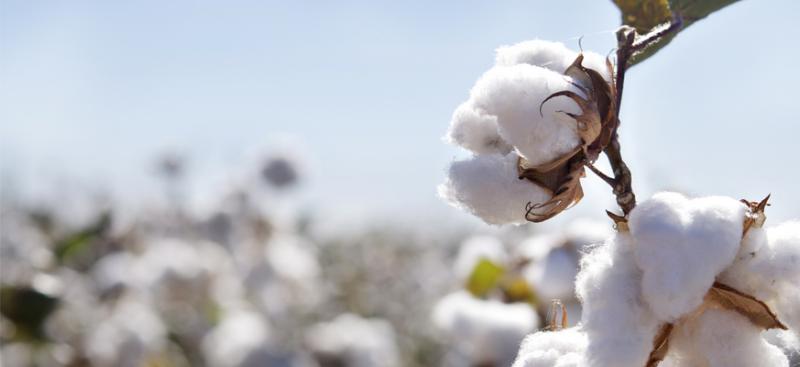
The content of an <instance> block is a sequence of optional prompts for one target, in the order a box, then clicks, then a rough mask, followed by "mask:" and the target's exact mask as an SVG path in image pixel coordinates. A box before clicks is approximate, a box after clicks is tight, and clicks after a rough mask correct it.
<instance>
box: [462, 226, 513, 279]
mask: <svg viewBox="0 0 800 367" xmlns="http://www.w3.org/2000/svg"><path fill="white" fill-rule="evenodd" d="M507 258H508V256H507V254H506V251H505V249H504V248H503V243H502V242H500V240H499V239H497V238H496V237H491V236H474V237H470V238H468V239H466V240H465V241H464V242H463V243H462V244H461V248H460V249H459V251H458V257H456V263H455V273H456V276H457V277H458V279H459V280H461V281H465V280H467V278H469V276H470V274H472V271H473V270H474V269H475V266H476V265H478V263H479V262H480V261H481V260H484V259H485V260H489V261H491V262H493V263H495V264H505V263H506V261H507Z"/></svg>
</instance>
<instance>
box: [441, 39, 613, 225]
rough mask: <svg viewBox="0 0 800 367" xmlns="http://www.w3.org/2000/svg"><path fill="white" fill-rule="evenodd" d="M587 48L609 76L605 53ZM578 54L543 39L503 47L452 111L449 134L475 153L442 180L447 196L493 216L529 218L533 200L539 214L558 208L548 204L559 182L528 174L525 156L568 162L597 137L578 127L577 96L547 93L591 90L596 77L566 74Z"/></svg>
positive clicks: (535, 161)
mask: <svg viewBox="0 0 800 367" xmlns="http://www.w3.org/2000/svg"><path fill="white" fill-rule="evenodd" d="M582 55H583V60H586V63H585V64H584V66H586V67H590V68H594V69H595V70H597V71H598V72H599V73H600V75H601V76H603V77H604V78H606V80H610V72H609V71H608V68H607V66H606V65H605V59H604V58H603V57H601V56H599V55H596V54H593V53H582ZM578 56H579V54H578V53H576V52H574V51H571V50H569V49H567V48H566V47H565V46H564V45H563V44H560V43H553V42H547V41H538V40H537V41H528V42H523V43H520V44H517V45H513V46H508V47H503V48H500V49H499V50H498V52H497V59H496V62H495V66H494V67H493V68H491V69H490V70H489V71H487V72H486V73H485V74H484V75H483V76H481V77H480V79H479V80H478V81H477V82H476V84H475V86H474V87H473V88H472V90H471V91H470V97H469V99H468V100H467V101H466V102H464V103H462V104H461V105H460V106H458V108H457V109H456V110H455V112H454V113H453V117H452V120H451V123H450V128H449V131H448V133H447V135H446V137H445V140H446V141H447V142H449V143H451V144H454V145H459V146H461V147H463V148H465V149H467V150H469V151H471V152H472V153H473V156H472V157H471V158H468V159H465V160H460V161H455V162H453V163H452V165H451V166H450V169H449V171H448V175H447V179H446V181H445V183H443V184H442V185H441V186H440V187H439V194H440V196H441V197H442V198H444V199H445V200H446V201H448V202H449V203H450V204H452V205H454V206H456V207H459V208H462V209H464V210H467V211H469V212H471V213H472V214H474V215H476V216H478V217H479V218H481V219H483V220H484V221H486V222H487V223H489V224H505V223H522V222H524V221H525V220H526V213H527V209H526V204H527V203H532V204H533V205H537V204H540V207H537V208H536V209H537V210H536V211H534V213H536V214H539V215H542V214H543V213H546V211H547V210H550V209H552V208H549V207H548V206H549V205H541V204H545V203H547V202H548V200H550V199H551V198H552V197H553V192H554V191H556V188H555V187H545V186H542V185H540V184H539V183H534V182H532V181H530V180H527V179H525V180H521V179H520V172H519V165H520V161H519V159H520V158H522V159H524V161H525V164H526V166H528V167H544V166H546V165H548V164H553V163H561V162H566V161H567V159H569V158H570V157H572V156H573V155H574V154H576V152H577V150H579V147H580V146H581V145H582V144H588V143H591V141H587V142H584V141H583V140H582V135H581V132H580V131H579V130H582V129H586V127H585V126H579V123H578V121H577V120H576V119H575V118H574V116H577V115H580V114H581V113H582V111H581V107H580V106H579V105H578V104H577V103H576V101H574V100H573V99H571V98H568V97H565V96H560V97H555V98H551V99H548V98H549V97H550V96H552V95H554V94H555V93H558V92H563V91H568V92H572V93H574V94H575V95H578V96H583V98H588V97H589V96H587V95H585V94H586V91H588V90H590V89H591V88H593V86H592V85H590V84H591V83H587V81H586V80H584V79H583V78H572V77H571V76H568V75H566V74H565V73H566V71H567V68H568V67H569V66H570V65H572V64H573V63H574V62H575V61H576V59H578ZM601 60H602V61H601ZM545 101H546V102H547V103H544V102H545ZM575 174H578V173H575ZM560 179H563V178H560ZM560 184H562V183H559V185H560ZM578 199H579V198H578V197H572V198H570V200H578ZM562 210H563V209H562Z"/></svg>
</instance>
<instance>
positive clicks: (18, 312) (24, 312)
mask: <svg viewBox="0 0 800 367" xmlns="http://www.w3.org/2000/svg"><path fill="white" fill-rule="evenodd" d="M57 306H58V298H54V297H51V296H48V295H46V294H44V293H41V292H39V291H37V290H35V289H33V288H29V287H15V286H4V287H3V288H1V289H0V314H2V315H3V316H4V317H5V318H7V319H9V320H10V321H11V322H12V323H14V329H15V330H14V337H15V338H17V339H21V340H31V341H44V340H45V335H44V330H43V326H44V322H45V320H47V317H48V316H49V315H50V314H51V313H52V312H53V311H54V310H55V309H56V307H57Z"/></svg>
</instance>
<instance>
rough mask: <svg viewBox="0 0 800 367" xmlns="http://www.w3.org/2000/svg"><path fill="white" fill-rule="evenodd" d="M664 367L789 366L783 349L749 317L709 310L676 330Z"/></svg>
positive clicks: (719, 310) (725, 311) (663, 363)
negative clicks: (767, 338) (770, 340)
mask: <svg viewBox="0 0 800 367" xmlns="http://www.w3.org/2000/svg"><path fill="white" fill-rule="evenodd" d="M670 340H671V341H670V351H669V353H668V356H667V358H666V359H665V360H664V361H663V362H662V364H661V365H660V366H663V367H697V366H703V367H751V366H770V367H788V366H789V361H788V359H787V358H786V356H785V355H784V354H783V352H782V351H781V350H780V348H778V347H776V346H774V345H772V344H770V343H768V342H767V341H766V340H765V339H764V338H763V337H762V330H761V329H760V328H759V327H757V326H756V325H754V324H753V323H752V322H750V320H748V319H747V318H746V317H744V316H742V315H740V314H738V313H735V312H732V311H728V310H721V309H708V310H706V311H705V312H704V313H703V314H701V315H700V316H698V317H697V318H695V319H692V320H689V321H688V322H686V323H682V324H681V325H680V326H679V327H678V328H676V329H675V330H673V335H672V337H671V339H670Z"/></svg>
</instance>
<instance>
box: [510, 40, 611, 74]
mask: <svg viewBox="0 0 800 367" xmlns="http://www.w3.org/2000/svg"><path fill="white" fill-rule="evenodd" d="M582 54H583V58H584V59H583V66H585V67H588V68H590V69H593V70H595V71H597V72H598V73H600V75H602V76H603V78H605V79H606V80H610V79H611V74H610V73H609V71H608V67H607V66H606V58H605V57H604V56H601V55H598V54H596V53H594V52H587V51H584V52H582ZM577 57H578V53H577V52H575V51H573V50H570V49H569V48H567V46H565V45H564V44H563V43H560V42H552V41H545V40H531V41H524V42H520V43H517V44H514V45H511V46H502V47H500V48H498V49H497V56H496V57H495V65H497V66H512V65H518V64H528V65H534V66H539V67H543V68H546V69H550V70H552V71H555V72H557V73H560V74H563V73H564V72H565V71H566V70H567V68H568V67H569V66H570V65H572V63H573V62H575V59H576V58H577Z"/></svg>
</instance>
